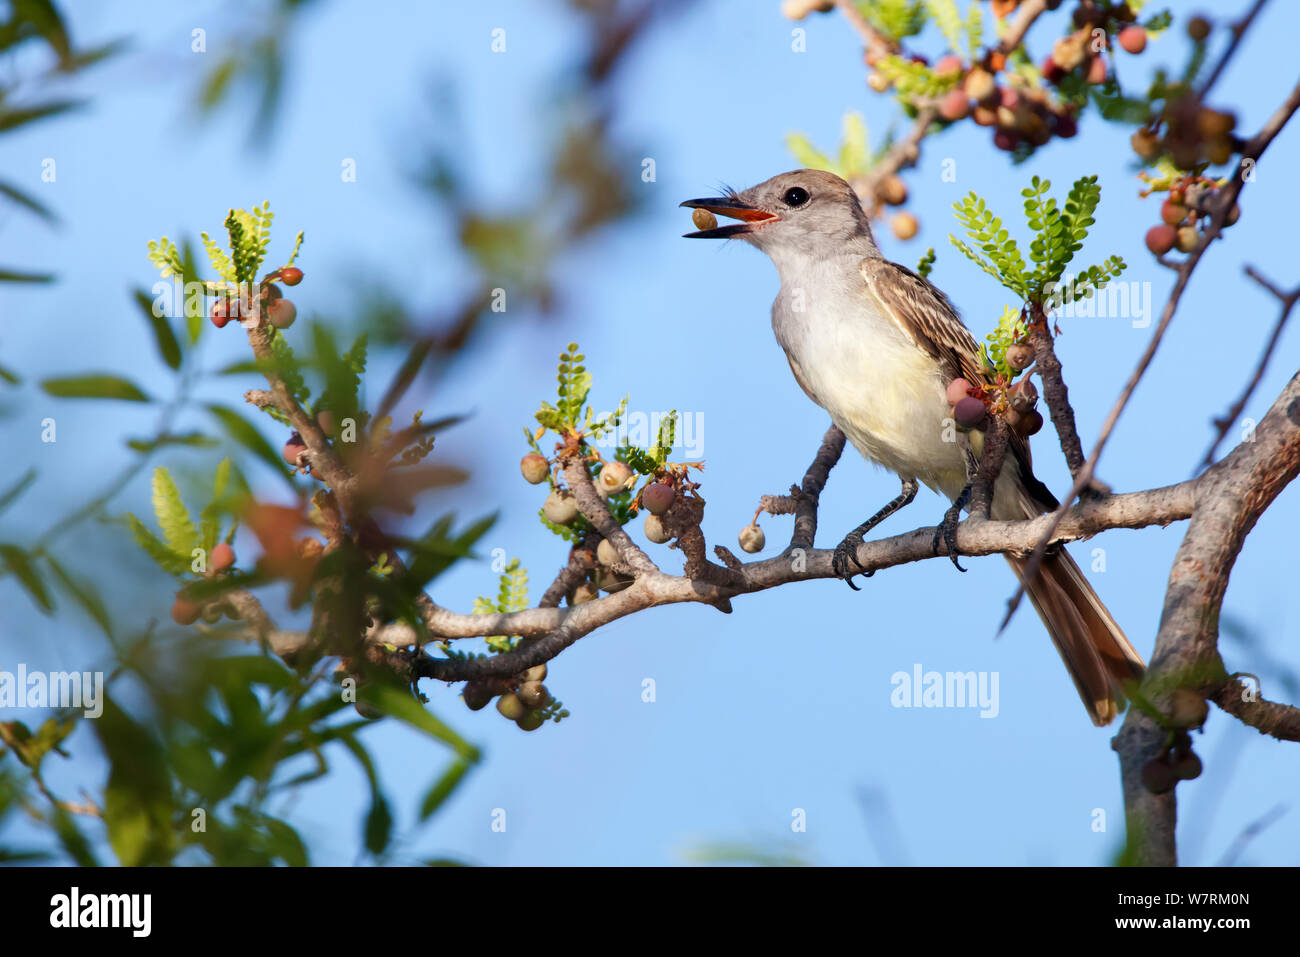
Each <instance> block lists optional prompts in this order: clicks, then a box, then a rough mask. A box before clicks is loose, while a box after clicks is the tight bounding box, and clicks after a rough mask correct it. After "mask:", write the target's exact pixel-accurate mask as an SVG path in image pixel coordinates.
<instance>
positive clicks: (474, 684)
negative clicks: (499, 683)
mask: <svg viewBox="0 0 1300 957" xmlns="http://www.w3.org/2000/svg"><path fill="white" fill-rule="evenodd" d="M460 696H461V697H462V698H464V699H465V706H466V707H467V708H469V710H470V711H481V710H482V709H484V708H486V707H487V704H488V702H489V701H491V700H492V689H491V688H490V687H489V686H488V685H486V684H484V683H483V682H481V681H467V682H465V690H464V691H462V692H461V693H460Z"/></svg>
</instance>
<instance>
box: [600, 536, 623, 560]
mask: <svg viewBox="0 0 1300 957" xmlns="http://www.w3.org/2000/svg"><path fill="white" fill-rule="evenodd" d="M596 561H598V562H600V563H601V564H602V565H617V564H618V563H619V561H620V559H619V555H618V549H617V548H615V547H614V543H613V542H611V541H610V540H609V539H608V538H602V539H601V540H600V544H599V545H597V546H596Z"/></svg>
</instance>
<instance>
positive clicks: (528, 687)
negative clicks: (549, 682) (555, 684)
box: [515, 681, 551, 708]
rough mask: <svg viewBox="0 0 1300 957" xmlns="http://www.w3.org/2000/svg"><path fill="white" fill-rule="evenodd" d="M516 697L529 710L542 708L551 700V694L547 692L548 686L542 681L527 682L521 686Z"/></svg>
mask: <svg viewBox="0 0 1300 957" xmlns="http://www.w3.org/2000/svg"><path fill="white" fill-rule="evenodd" d="M515 695H516V696H517V697H518V698H519V700H520V701H522V702H523V703H524V705H525V706H527V707H529V708H542V707H545V706H546V702H547V701H548V700H550V697H551V695H550V693H549V692H548V691H547V690H546V685H544V684H542V683H541V682H540V681H525V682H524V683H523V684H521V685H520V686H519V690H518V691H516V692H515Z"/></svg>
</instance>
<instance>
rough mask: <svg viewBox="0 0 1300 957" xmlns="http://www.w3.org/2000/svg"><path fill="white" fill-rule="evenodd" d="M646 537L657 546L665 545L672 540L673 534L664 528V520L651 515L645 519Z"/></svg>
mask: <svg viewBox="0 0 1300 957" xmlns="http://www.w3.org/2000/svg"><path fill="white" fill-rule="evenodd" d="M644 530H645V537H646V538H647V539H649V540H650V541H652V542H654V543H655V544H656V545H665V544H667V543H668V542H669V541H671V540H672V537H673V536H672V533H671V532H670V531H668V529H666V528H664V522H663V519H661V518H660V517H659V516H658V515H655V514H654V513H651V514H649V515H647V516H646V517H645V528H644Z"/></svg>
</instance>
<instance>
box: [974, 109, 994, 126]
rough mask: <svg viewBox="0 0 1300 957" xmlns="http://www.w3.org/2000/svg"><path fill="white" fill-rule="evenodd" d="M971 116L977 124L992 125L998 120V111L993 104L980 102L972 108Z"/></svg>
mask: <svg viewBox="0 0 1300 957" xmlns="http://www.w3.org/2000/svg"><path fill="white" fill-rule="evenodd" d="M970 118H971V119H972V120H974V121H975V125H976V126H992V125H993V124H994V123H996V122H997V121H998V111H997V110H995V109H993V107H991V106H984V105H983V104H980V105H979V106H976V107H975V109H973V110H971V114H970Z"/></svg>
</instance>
